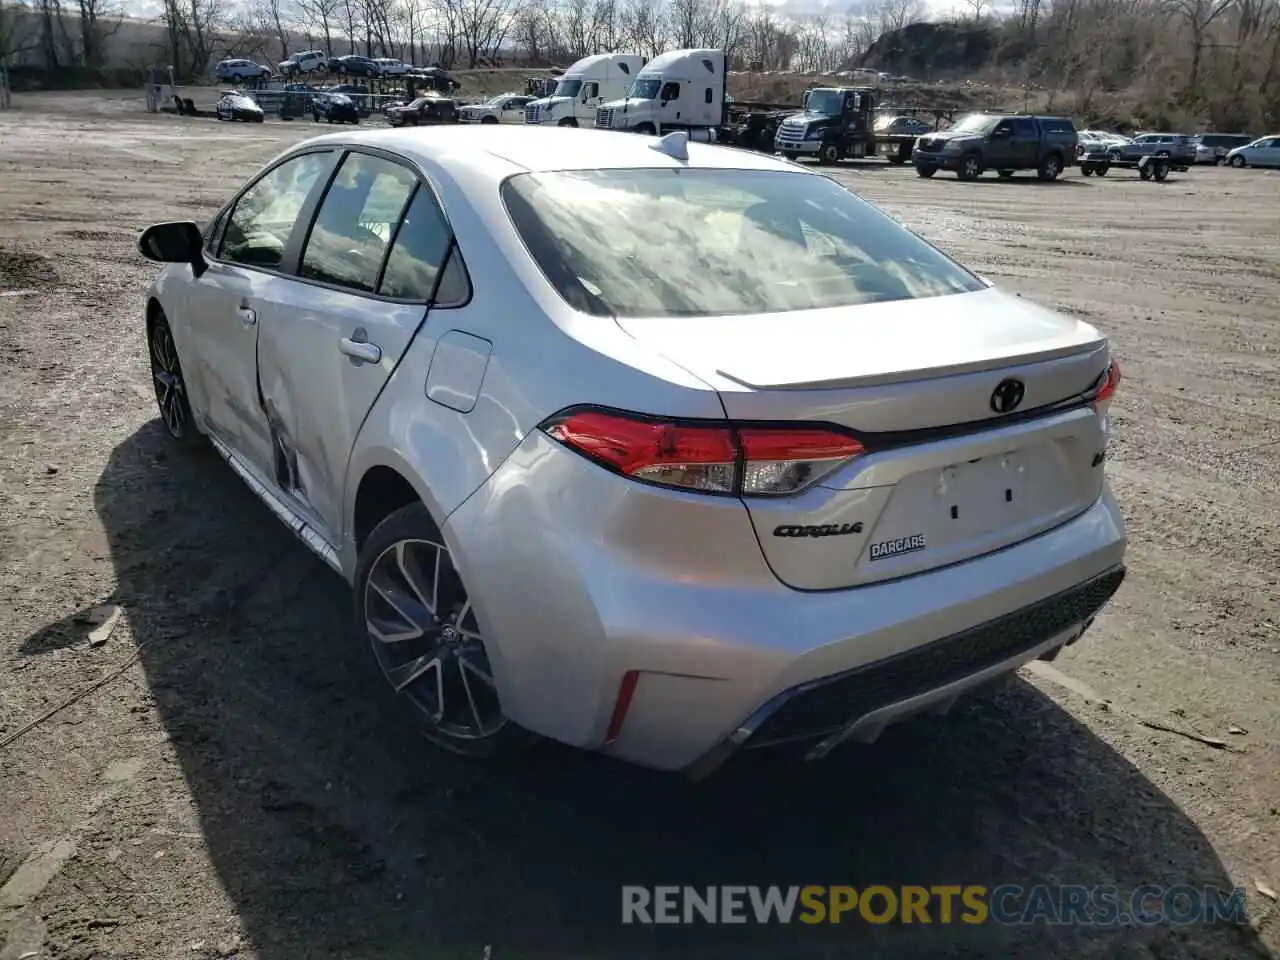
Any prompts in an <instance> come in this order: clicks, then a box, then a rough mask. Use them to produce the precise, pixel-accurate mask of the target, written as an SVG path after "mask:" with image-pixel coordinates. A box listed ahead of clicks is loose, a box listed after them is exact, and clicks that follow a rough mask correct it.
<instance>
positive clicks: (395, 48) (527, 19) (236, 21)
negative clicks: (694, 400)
mask: <svg viewBox="0 0 1280 960" xmlns="http://www.w3.org/2000/svg"><path fill="white" fill-rule="evenodd" d="M113 2H115V0H26V2H25V3H24V4H18V3H16V2H15V0H0V56H3V55H4V54H6V53H13V52H14V50H15V48H16V47H18V46H23V47H24V48H25V49H26V50H28V51H32V50H33V49H34V50H35V52H37V53H38V54H39V56H40V59H41V60H42V61H43V63H44V65H45V66H47V67H58V66H62V65H82V66H88V67H95V66H103V65H104V64H103V57H104V50H105V48H106V39H107V38H108V37H109V36H110V35H111V32H112V31H113V30H115V29H117V28H118V26H119V23H120V18H119V10H118V8H115V7H113V6H112V4H113ZM965 2H966V4H967V6H966V8H964V9H963V10H962V11H960V12H957V13H956V14H953V15H952V17H951V18H950V19H949V22H947V23H944V24H941V25H940V28H945V30H948V31H951V33H952V34H953V35H958V36H961V37H962V38H964V49H965V50H966V51H971V50H974V49H976V50H980V51H983V52H982V54H981V56H980V57H979V58H977V59H975V58H974V57H972V56H970V57H969V59H968V60H966V59H965V58H964V57H961V58H960V60H959V61H956V60H955V58H954V57H953V58H951V59H950V60H948V61H947V62H946V64H945V66H942V65H941V64H943V60H942V58H933V57H932V54H931V52H930V50H929V49H927V48H918V49H915V50H914V51H909V52H911V53H912V54H913V56H912V58H911V60H912V63H911V65H912V69H911V71H910V72H911V73H912V74H913V76H916V77H917V78H918V79H920V80H924V81H933V80H935V79H942V78H947V79H974V80H977V79H987V80H990V81H991V82H992V83H994V84H1004V85H1011V86H1018V85H1022V86H1029V85H1034V86H1036V87H1037V88H1043V89H1048V90H1050V91H1061V95H1060V96H1059V97H1058V98H1057V100H1056V102H1055V104H1054V105H1055V106H1056V107H1057V108H1058V109H1070V110H1072V111H1073V112H1075V113H1076V114H1077V116H1084V117H1089V116H1102V117H1110V116H1112V115H1116V116H1117V117H1119V114H1123V113H1125V112H1128V113H1130V114H1133V115H1135V116H1137V117H1139V118H1140V119H1141V120H1142V121H1143V122H1149V123H1151V124H1152V125H1164V126H1167V125H1170V124H1173V125H1178V124H1185V123H1192V122H1194V123H1199V122H1201V121H1208V122H1209V123H1212V124H1213V125H1215V126H1216V127H1217V128H1218V129H1227V128H1233V129H1251V130H1255V131H1256V132H1260V133H1261V132H1265V131H1266V129H1267V128H1269V127H1271V126H1277V127H1280V0H1014V7H1013V8H1012V10H1002V11H1001V12H1000V13H999V14H996V13H995V12H994V11H993V10H992V8H991V7H990V6H989V4H990V2H991V0H965ZM824 9H826V10H832V11H834V8H831V7H828V8H824ZM17 13H21V14H22V15H24V16H25V18H26V20H27V21H28V22H30V23H34V24H35V28H34V29H28V30H26V31H25V32H23V31H19V32H20V33H23V36H22V37H20V38H16V39H15V31H14V28H13V23H14V16H15V14H17ZM925 13H926V7H925V5H924V2H923V0H851V4H849V5H846V6H844V7H843V8H841V10H840V12H823V13H819V14H816V15H810V16H790V17H789V16H784V15H782V14H781V13H779V11H778V10H777V8H775V7H773V6H770V5H768V4H764V3H760V2H758V0H747V2H743V0H249V3H248V4H247V5H246V4H232V3H231V2H230V0H162V13H161V15H160V17H159V23H160V24H161V25H162V27H163V31H164V43H163V45H164V50H163V51H158V52H157V53H158V56H163V57H165V58H166V60H167V62H169V63H171V64H173V65H174V67H175V68H176V70H177V72H178V74H179V76H180V77H182V78H186V79H189V78H192V77H196V76H199V75H203V74H206V73H207V72H208V70H209V69H210V68H211V66H212V64H213V63H214V62H215V61H216V60H217V59H219V58H220V57H223V56H247V57H253V58H258V59H261V60H263V61H265V62H268V63H274V62H276V61H277V60H283V59H285V58H286V57H288V56H289V55H290V54H291V53H295V52H298V51H300V50H305V49H319V50H323V51H325V52H326V53H327V54H330V55H340V54H344V53H352V52H354V53H360V54H364V55H366V56H372V57H396V58H399V59H402V60H405V61H411V62H414V63H418V64H438V65H440V66H443V67H446V68H473V67H483V66H497V65H514V64H516V63H519V64H521V65H528V66H551V65H562V66H563V65H567V64H568V63H571V62H572V61H573V60H575V59H577V58H579V57H581V56H585V55H587V54H591V53H599V52H606V51H627V52H633V53H638V54H641V55H644V56H649V57H652V56H654V55H656V54H658V53H660V52H662V51H663V50H669V49H675V48H678V47H719V48H723V49H725V50H726V51H727V52H728V54H729V56H730V60H731V63H732V64H733V65H734V66H735V67H736V68H738V69H751V70H760V71H778V72H797V73H818V74H831V73H834V72H837V71H841V70H845V69H850V68H852V67H854V66H862V65H866V66H872V67H879V68H882V69H896V71H897V72H907V71H904V70H902V69H901V66H902V65H901V63H895V62H894V61H893V58H892V57H887V56H886V54H885V50H886V49H887V46H886V44H885V43H883V42H882V43H877V40H879V39H880V38H881V37H882V36H885V35H888V36H889V37H893V36H900V35H901V34H899V31H902V30H903V28H905V27H911V26H912V25H913V24H918V23H920V22H921V21H923V20H924V17H925ZM6 23H7V24H8V26H7V27H6ZM974 37H977V38H979V39H981V40H982V41H983V42H982V43H979V44H973V43H971V42H970V41H971V40H972V39H973V38H974ZM73 41H74V42H73Z"/></svg>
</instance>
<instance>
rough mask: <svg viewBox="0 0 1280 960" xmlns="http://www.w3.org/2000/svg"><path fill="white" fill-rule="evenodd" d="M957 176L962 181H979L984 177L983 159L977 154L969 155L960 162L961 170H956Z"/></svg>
mask: <svg viewBox="0 0 1280 960" xmlns="http://www.w3.org/2000/svg"><path fill="white" fill-rule="evenodd" d="M956 176H957V177H959V178H960V179H961V180H977V179H978V178H979V177H980V176H982V158H981V157H980V156H978V155H977V154H976V153H970V154H967V155H966V156H965V157H964V158H963V159H962V160H961V161H960V168H959V169H958V170H956Z"/></svg>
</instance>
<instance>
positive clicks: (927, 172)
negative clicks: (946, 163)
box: [916, 167, 938, 180]
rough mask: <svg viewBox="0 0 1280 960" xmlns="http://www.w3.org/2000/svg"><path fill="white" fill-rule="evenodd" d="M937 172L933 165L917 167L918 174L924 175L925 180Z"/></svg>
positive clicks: (918, 175)
mask: <svg viewBox="0 0 1280 960" xmlns="http://www.w3.org/2000/svg"><path fill="white" fill-rule="evenodd" d="M937 172H938V171H937V170H935V169H934V168H933V167H916V176H917V177H923V178H924V179H925V180H928V179H929V178H930V177H932V176H933V175H934V174H935V173H937Z"/></svg>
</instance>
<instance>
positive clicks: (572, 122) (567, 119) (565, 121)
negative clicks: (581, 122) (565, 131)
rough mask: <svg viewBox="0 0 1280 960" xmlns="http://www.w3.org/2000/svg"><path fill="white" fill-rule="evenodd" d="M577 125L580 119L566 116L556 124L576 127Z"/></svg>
mask: <svg viewBox="0 0 1280 960" xmlns="http://www.w3.org/2000/svg"><path fill="white" fill-rule="evenodd" d="M577 125H578V121H577V120H575V119H573V117H565V118H564V119H563V120H561V121H560V122H559V123H557V124H556V126H557V127H576V126H577Z"/></svg>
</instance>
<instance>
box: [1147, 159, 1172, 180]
mask: <svg viewBox="0 0 1280 960" xmlns="http://www.w3.org/2000/svg"><path fill="white" fill-rule="evenodd" d="M1151 174H1152V176H1154V177H1155V178H1156V179H1157V180H1163V179H1164V178H1165V177H1167V176H1168V175H1169V161H1168V160H1157V161H1156V168H1155V169H1154V170H1152V171H1151Z"/></svg>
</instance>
